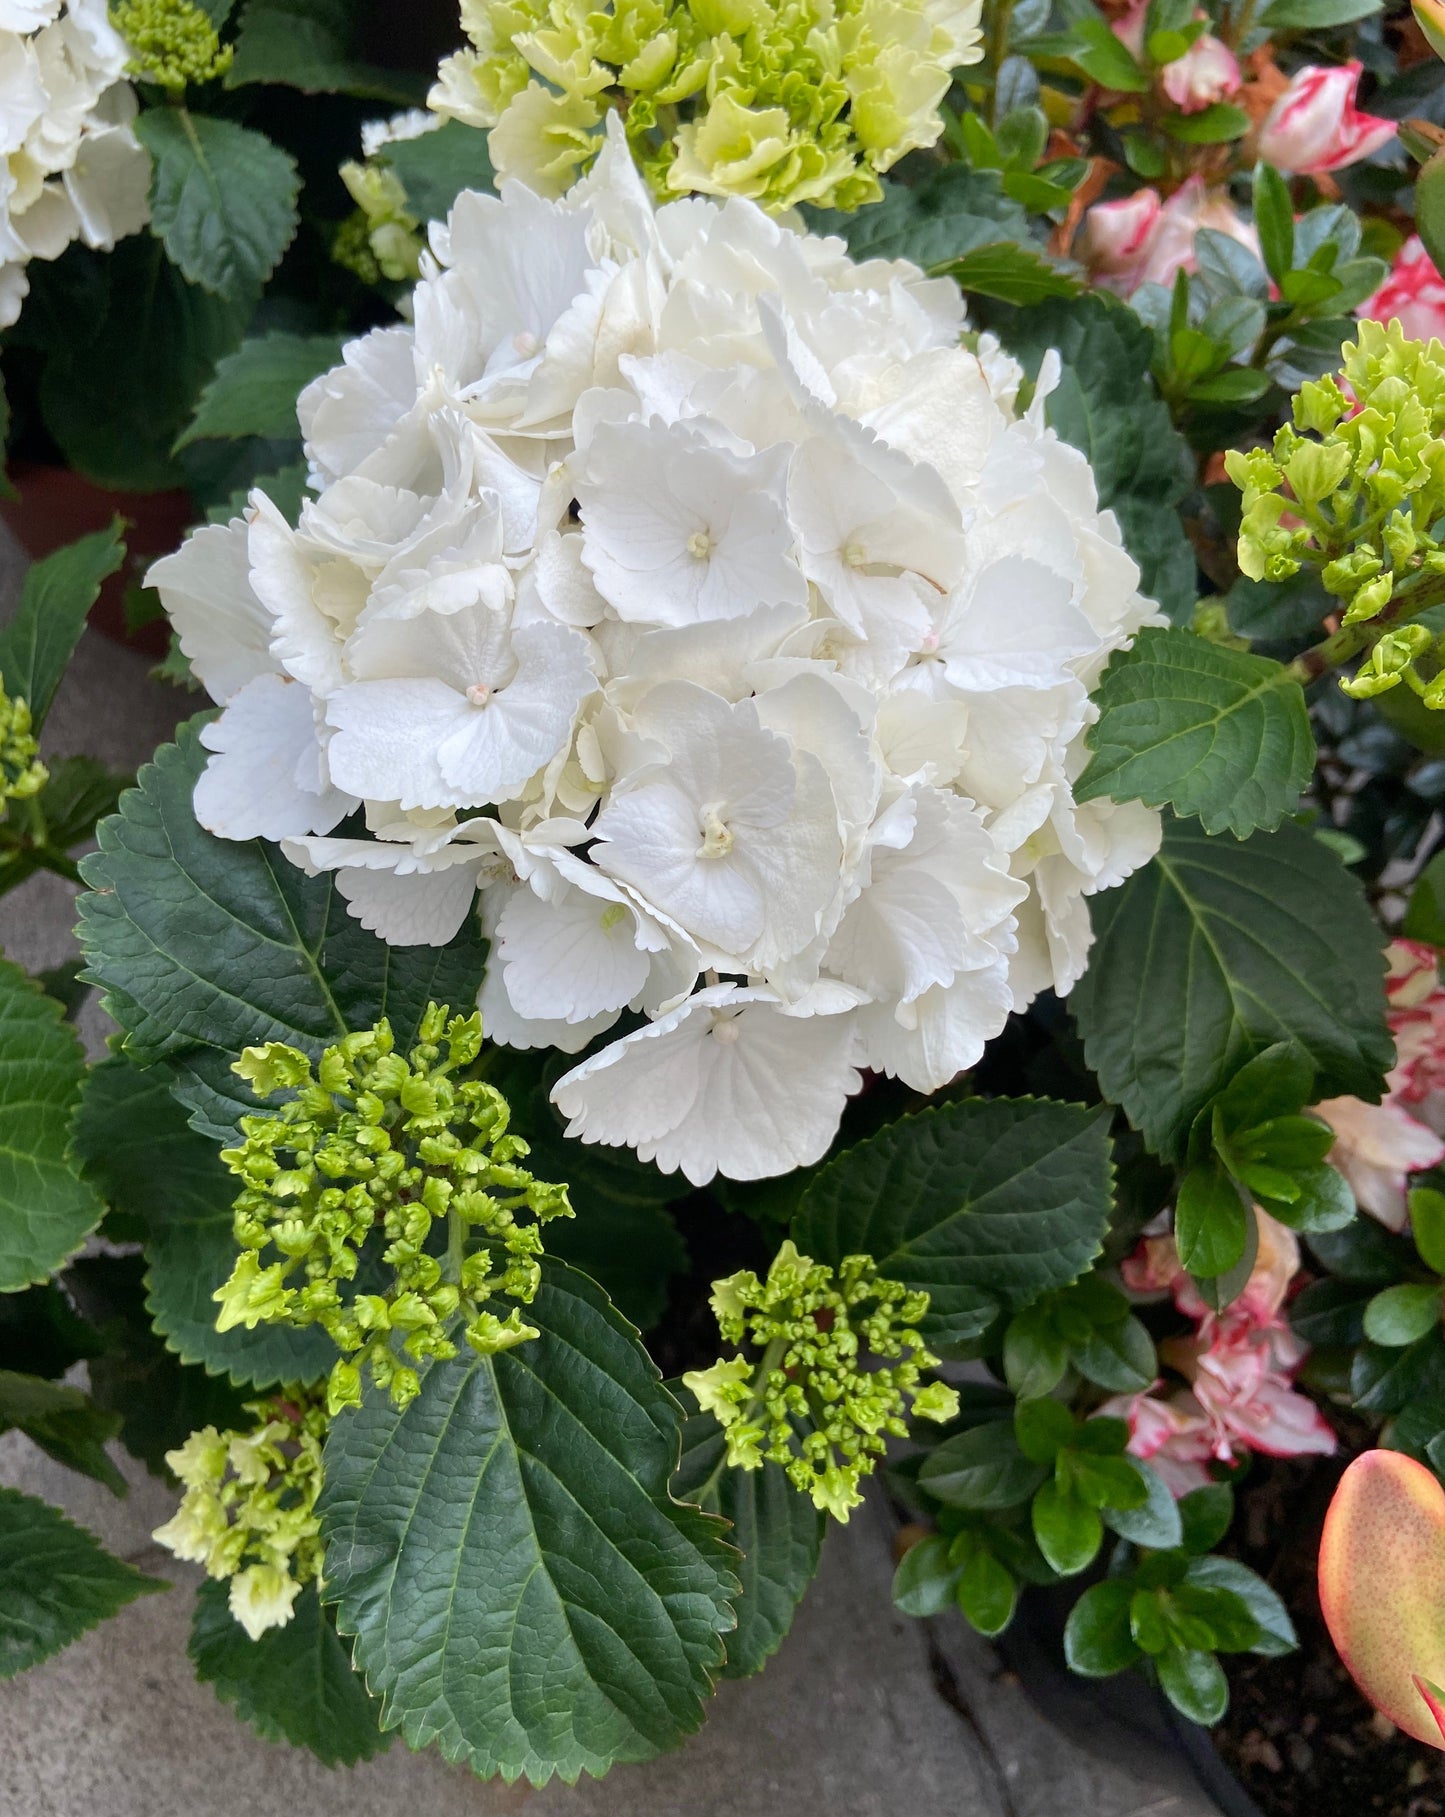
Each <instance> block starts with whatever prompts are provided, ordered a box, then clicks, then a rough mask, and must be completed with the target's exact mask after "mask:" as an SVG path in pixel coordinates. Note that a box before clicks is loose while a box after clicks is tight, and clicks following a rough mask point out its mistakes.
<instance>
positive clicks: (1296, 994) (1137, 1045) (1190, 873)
mask: <svg viewBox="0 0 1445 1817" xmlns="http://www.w3.org/2000/svg"><path fill="white" fill-rule="evenodd" d="M1091 907H1092V910H1093V919H1094V930H1095V935H1096V944H1095V947H1094V951H1093V954H1092V955H1091V958H1090V963H1089V969H1088V971H1087V972H1086V973H1085V974H1084V977H1083V979H1082V980H1081V981H1080V983H1079V984H1078V985H1077V986H1076V988H1075V990H1074V993H1073V996H1072V998H1071V999H1070V1002H1071V1004H1072V1007H1073V1010H1074V1014H1075V1016H1076V1017H1077V1019H1078V1025H1079V1028H1080V1031H1081V1032H1082V1034H1083V1037H1084V1050H1085V1054H1086V1056H1087V1059H1088V1062H1089V1065H1090V1066H1091V1067H1092V1068H1093V1069H1094V1071H1095V1072H1096V1073H1097V1075H1098V1077H1099V1082H1100V1085H1101V1086H1102V1087H1103V1091H1104V1094H1105V1096H1106V1097H1107V1098H1108V1099H1109V1100H1110V1101H1111V1102H1112V1103H1116V1104H1122V1105H1123V1107H1124V1109H1125V1111H1126V1112H1127V1113H1128V1116H1129V1120H1130V1122H1131V1123H1133V1125H1134V1127H1135V1128H1136V1129H1138V1130H1139V1131H1140V1132H1141V1133H1142V1134H1143V1136H1144V1138H1145V1140H1146V1141H1147V1142H1148V1143H1149V1145H1150V1147H1151V1148H1153V1149H1154V1150H1155V1152H1156V1153H1159V1154H1162V1155H1165V1156H1166V1157H1169V1158H1177V1157H1178V1156H1180V1155H1182V1153H1183V1150H1184V1145H1185V1142H1186V1140H1187V1138H1188V1134H1189V1128H1190V1125H1191V1124H1192V1123H1193V1121H1194V1118H1195V1117H1196V1116H1197V1115H1198V1113H1199V1111H1200V1110H1202V1109H1203V1108H1204V1106H1205V1105H1206V1104H1207V1103H1208V1102H1209V1100H1210V1099H1211V1098H1213V1097H1214V1095H1215V1094H1216V1093H1217V1092H1218V1091H1219V1090H1220V1089H1221V1088H1222V1087H1223V1086H1224V1085H1225V1084H1226V1083H1227V1082H1228V1080H1229V1079H1230V1078H1231V1077H1232V1075H1233V1074H1234V1073H1235V1072H1236V1071H1237V1070H1238V1068H1239V1067H1240V1066H1241V1065H1242V1064H1243V1063H1244V1062H1245V1061H1246V1060H1247V1059H1250V1058H1252V1057H1253V1056H1254V1055H1255V1054H1256V1053H1259V1052H1261V1051H1262V1050H1263V1049H1265V1048H1267V1047H1270V1046H1273V1045H1274V1044H1275V1043H1276V1042H1278V1041H1284V1040H1292V1041H1295V1042H1297V1043H1298V1045H1299V1047H1300V1048H1301V1050H1302V1051H1303V1052H1304V1054H1305V1055H1306V1057H1307V1058H1308V1059H1309V1061H1310V1062H1311V1064H1312V1065H1313V1066H1314V1067H1315V1069H1316V1084H1315V1088H1316V1092H1317V1095H1318V1097H1319V1098H1320V1099H1325V1098H1332V1097H1339V1096H1343V1095H1346V1094H1349V1095H1352V1096H1355V1097H1362V1098H1367V1099H1370V1100H1372V1101H1374V1100H1377V1099H1378V1097H1379V1093H1380V1090H1381V1086H1382V1083H1383V1079H1384V1074H1385V1071H1386V1070H1387V1068H1388V1067H1389V1066H1390V1065H1391V1064H1392V1063H1393V1049H1392V1045H1391V1042H1390V1040H1389V1036H1388V1032H1387V1030H1386V1028H1385V1021H1384V996H1383V969H1384V959H1383V953H1382V947H1381V938H1382V937H1381V934H1380V930H1379V928H1378V926H1377V925H1376V923H1375V921H1374V919H1373V917H1372V916H1371V914H1370V911H1369V909H1368V908H1367V907H1366V905H1365V901H1364V897H1363V895H1362V893H1361V891H1360V888H1359V885H1358V884H1357V883H1356V882H1355V880H1354V879H1353V878H1352V877H1351V876H1350V875H1349V873H1348V872H1347V871H1346V870H1345V868H1344V866H1343V865H1342V864H1341V863H1340V861H1339V859H1338V858H1337V857H1336V856H1335V854H1334V853H1333V852H1330V851H1329V850H1327V848H1325V847H1324V846H1322V845H1321V844H1320V843H1319V841H1318V840H1317V839H1314V838H1312V837H1311V836H1310V834H1309V833H1307V832H1306V831H1305V830H1304V829H1303V828H1302V827H1298V826H1295V825H1294V824H1292V823H1291V822H1288V821H1286V822H1285V823H1284V824H1283V825H1282V826H1281V827H1279V829H1278V830H1277V831H1275V832H1273V833H1256V834H1255V835H1254V837H1253V838H1252V839H1249V840H1245V841H1238V840H1235V839H1232V838H1229V837H1228V836H1220V837H1217V838H1210V837H1209V836H1208V835H1207V834H1205V833H1203V832H1202V831H1201V830H1200V829H1199V828H1198V827H1197V826H1194V825H1191V824H1190V823H1189V822H1178V821H1175V822H1166V824H1165V829H1164V843H1163V847H1162V849H1161V851H1160V853H1159V856H1158V857H1157V858H1156V859H1155V860H1154V861H1153V863H1151V864H1149V865H1147V866H1146V867H1145V868H1144V869H1143V870H1141V871H1136V872H1135V874H1134V876H1133V877H1131V878H1130V879H1129V880H1128V881H1127V882H1126V883H1125V884H1123V885H1122V886H1121V887H1120V888H1119V889H1116V890H1109V891H1107V892H1105V893H1104V894H1103V895H1101V896H1096V897H1095V898H1094V899H1093V901H1092V904H1091Z"/></svg>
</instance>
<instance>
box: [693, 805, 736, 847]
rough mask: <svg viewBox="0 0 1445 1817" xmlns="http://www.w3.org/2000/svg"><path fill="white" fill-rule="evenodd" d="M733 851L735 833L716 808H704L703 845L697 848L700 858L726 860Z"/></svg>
mask: <svg viewBox="0 0 1445 1817" xmlns="http://www.w3.org/2000/svg"><path fill="white" fill-rule="evenodd" d="M732 849H733V832H732V828H731V827H730V826H728V825H727V824H726V823H725V822H724V821H723V820H722V818H721V817H720V815H719V814H718V811H717V809H716V808H704V809H703V813H702V844H701V845H700V846H699V847H698V848H697V855H698V857H699V858H726V857H727V855H728V853H729V852H730V851H731V850H732Z"/></svg>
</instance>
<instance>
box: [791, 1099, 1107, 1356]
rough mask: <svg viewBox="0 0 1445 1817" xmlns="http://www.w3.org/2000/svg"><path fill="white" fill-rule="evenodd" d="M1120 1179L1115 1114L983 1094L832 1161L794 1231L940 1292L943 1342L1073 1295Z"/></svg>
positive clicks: (930, 1337)
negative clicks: (1004, 1311) (1064, 1291)
mask: <svg viewBox="0 0 1445 1817" xmlns="http://www.w3.org/2000/svg"><path fill="white" fill-rule="evenodd" d="M1112 1183H1113V1169H1112V1163H1111V1161H1110V1148H1109V1135H1108V1126H1107V1120H1106V1119H1103V1118H1101V1117H1100V1115H1099V1113H1098V1111H1097V1110H1090V1109H1086V1108H1085V1107H1084V1106H1082V1105H1077V1104H1058V1103H1055V1102H1053V1101H1052V1100H1051V1099H1047V1098H1038V1099H1034V1098H1016V1099H1011V1098H994V1099H990V1100H984V1099H980V1098H970V1099H966V1100H964V1101H963V1102H961V1103H956V1104H943V1105H933V1106H930V1107H929V1108H928V1109H926V1110H922V1111H919V1112H918V1113H917V1114H916V1115H914V1116H910V1117H903V1118H900V1119H899V1120H898V1121H897V1122H895V1123H890V1124H889V1125H888V1126H887V1127H886V1128H884V1129H882V1130H880V1131H879V1133H878V1134H877V1135H876V1136H871V1137H870V1138H869V1139H868V1140H867V1141H865V1142H860V1143H859V1144H858V1146H857V1147H856V1148H851V1149H848V1150H847V1151H846V1152H845V1153H844V1154H841V1155H839V1156H838V1157H837V1158H836V1159H835V1160H833V1161H830V1162H829V1163H828V1165H827V1166H826V1167H824V1168H823V1169H822V1170H821V1171H820V1172H819V1173H818V1175H817V1176H816V1178H815V1179H814V1180H813V1181H812V1183H811V1184H810V1185H809V1187H808V1190H807V1191H806V1192H805V1193H804V1195H803V1198H802V1202H801V1203H800V1205H799V1208H798V1214H797V1216H796V1217H795V1219H794V1220H793V1236H794V1239H795V1240H796V1242H797V1244H798V1246H799V1248H801V1249H802V1250H804V1251H805V1252H806V1253H807V1254H809V1255H816V1256H818V1257H819V1258H820V1259H821V1260H824V1261H827V1262H830V1263H832V1264H834V1265H836V1264H837V1263H838V1262H840V1261H841V1260H842V1258H843V1257H844V1256H845V1255H858V1254H862V1253H867V1254H869V1255H871V1256H873V1257H874V1259H875V1260H876V1262H877V1264H878V1270H879V1272H880V1274H883V1275H885V1276H886V1277H888V1278H889V1279H891V1280H899V1281H904V1282H906V1283H907V1285H908V1286H909V1287H912V1288H921V1289H923V1290H925V1291H926V1292H927V1293H928V1294H929V1296H930V1304H929V1309H928V1314H927V1316H926V1317H925V1319H924V1321H923V1326H922V1329H923V1332H924V1335H925V1337H926V1339H927V1341H928V1342H929V1343H930V1344H944V1345H955V1344H961V1343H966V1342H967V1341H969V1340H970V1339H972V1338H975V1337H977V1336H979V1334H980V1333H981V1332H983V1331H984V1330H985V1329H986V1328H987V1327H988V1325H989V1324H990V1323H991V1321H992V1320H993V1318H994V1317H995V1316H996V1314H997V1312H998V1310H999V1308H1000V1306H1007V1307H1010V1308H1012V1309H1014V1310H1019V1309H1021V1308H1022V1307H1024V1306H1026V1305H1028V1304H1029V1303H1030V1302H1031V1301H1033V1300H1036V1299H1037V1298H1038V1297H1039V1296H1040V1294H1044V1293H1048V1292H1049V1291H1051V1290H1052V1289H1054V1288H1057V1287H1066V1286H1067V1285H1068V1284H1069V1282H1070V1281H1072V1280H1075V1279H1076V1278H1077V1277H1078V1276H1079V1275H1080V1274H1082V1273H1083V1272H1084V1270H1085V1269H1086V1268H1087V1267H1088V1266H1089V1264H1090V1262H1091V1261H1092V1260H1093V1259H1094V1257H1095V1256H1096V1255H1098V1253H1099V1251H1100V1247H1101V1245H1102V1242H1103V1236H1104V1231H1105V1229H1106V1228H1107V1226H1108V1220H1109V1208H1110V1202H1111V1191H1112Z"/></svg>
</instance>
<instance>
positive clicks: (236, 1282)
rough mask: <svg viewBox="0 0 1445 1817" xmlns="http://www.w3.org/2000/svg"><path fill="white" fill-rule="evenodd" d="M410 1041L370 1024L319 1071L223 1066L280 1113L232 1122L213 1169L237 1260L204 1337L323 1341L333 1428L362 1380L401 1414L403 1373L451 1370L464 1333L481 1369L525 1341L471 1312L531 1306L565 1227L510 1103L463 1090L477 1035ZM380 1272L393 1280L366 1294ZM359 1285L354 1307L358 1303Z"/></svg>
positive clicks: (442, 1029) (272, 1051) (288, 1051)
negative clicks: (551, 1235)
mask: <svg viewBox="0 0 1445 1817" xmlns="http://www.w3.org/2000/svg"><path fill="white" fill-rule="evenodd" d="M421 1033H422V1035H423V1036H424V1037H425V1038H424V1039H422V1040H421V1041H419V1042H418V1043H417V1045H416V1046H415V1047H414V1048H413V1049H412V1050H411V1052H410V1053H409V1054H401V1053H398V1052H396V1049H395V1042H394V1039H393V1036H392V1031H391V1027H390V1025H389V1023H387V1022H386V1021H385V1019H383V1020H382V1021H380V1022H378V1023H377V1024H376V1025H375V1027H373V1028H371V1029H363V1030H359V1031H356V1032H354V1033H351V1034H348V1035H346V1036H345V1037H344V1038H343V1039H342V1040H340V1041H338V1042H336V1043H335V1044H334V1045H333V1046H332V1047H329V1048H328V1049H327V1050H326V1051H325V1052H324V1053H323V1054H322V1055H321V1057H320V1059H319V1060H318V1061H317V1062H316V1063H315V1064H314V1066H313V1063H312V1061H311V1059H310V1058H309V1056H307V1055H306V1054H304V1053H302V1052H301V1051H300V1049H297V1048H292V1047H287V1046H284V1045H281V1044H279V1043H272V1044H270V1045H269V1046H266V1047H254V1048H248V1049H247V1050H246V1052H245V1053H244V1054H243V1055H242V1056H241V1058H240V1060H238V1061H237V1062H236V1066H235V1070H236V1071H237V1072H238V1073H239V1074H240V1075H241V1076H242V1077H244V1078H247V1079H249V1080H250V1081H251V1083H252V1087H253V1089H254V1090H255V1091H256V1093H257V1094H258V1096H262V1097H274V1096H278V1095H279V1096H281V1097H282V1098H283V1102H282V1103H281V1104H280V1105H279V1106H278V1107H277V1108H275V1109H270V1110H268V1111H266V1112H265V1113H264V1114H262V1115H258V1116H251V1117H244V1118H242V1120H241V1130H242V1136H243V1140H242V1142H241V1143H240V1144H239V1145H238V1146H237V1147H235V1148H230V1149H227V1150H225V1151H224V1153H223V1156H222V1158H223V1160H224V1161H225V1163H226V1165H227V1166H228V1167H229V1168H230V1170H231V1171H232V1173H233V1174H235V1175H236V1176H237V1178H238V1179H239V1180H240V1181H241V1182H242V1191H241V1193H240V1195H239V1196H238V1198H237V1200H236V1205H235V1234H236V1239H237V1242H238V1243H239V1244H240V1246H241V1251H242V1253H241V1255H240V1256H239V1258H238V1259H237V1262H236V1265H235V1268H234V1269H233V1270H232V1273H231V1277H230V1279H229V1280H228V1281H227V1282H226V1285H225V1286H224V1287H223V1288H221V1290H220V1291H219V1292H218V1293H217V1294H216V1295H215V1298H216V1300H217V1302H218V1303H219V1305H220V1307H221V1312H220V1315H219V1317H218V1321H217V1322H218V1325H219V1327H220V1328H221V1329H223V1330H225V1329H229V1328H230V1327H231V1326H233V1325H236V1324H245V1325H247V1326H248V1327H249V1326H254V1325H255V1324H257V1323H260V1322H263V1321H264V1322H273V1323H284V1324H290V1325H295V1326H298V1327H306V1326H309V1325H319V1326H320V1327H321V1328H322V1329H323V1330H324V1331H325V1332H326V1333H327V1335H328V1336H329V1337H330V1338H331V1339H332V1341H333V1342H334V1343H335V1344H336V1346H337V1348H338V1349H339V1350H341V1351H342V1352H343V1353H344V1360H343V1362H342V1363H340V1364H338V1366H337V1367H336V1369H335V1370H334V1371H333V1373H332V1377H331V1384H330V1389H329V1404H330V1406H331V1408H332V1410H333V1411H339V1410H340V1409H341V1408H342V1407H346V1406H354V1405H356V1404H357V1402H358V1400H359V1399H360V1396H361V1393H362V1386H363V1381H364V1377H365V1375H366V1374H367V1373H368V1372H369V1374H370V1376H371V1379H372V1381H373V1382H375V1383H376V1384H377V1385H378V1386H379V1387H381V1388H386V1389H389V1390H390V1392H391V1396H392V1399H393V1401H394V1402H395V1403H396V1404H397V1405H398V1406H401V1405H403V1404H404V1403H405V1402H406V1401H407V1400H408V1399H410V1398H412V1397H413V1396H414V1395H415V1394H416V1392H417V1389H418V1384H419V1376H418V1373H417V1371H416V1370H415V1369H413V1368H412V1367H411V1366H410V1364H411V1363H417V1364H429V1363H431V1362H433V1361H435V1360H438V1359H446V1358H449V1357H452V1356H455V1355H456V1353H457V1350H456V1344H455V1342H453V1338H454V1337H455V1336H456V1335H457V1334H458V1333H459V1332H460V1331H461V1330H462V1329H465V1330H466V1334H467V1337H468V1340H469V1341H470V1342H471V1343H472V1344H473V1346H474V1347H475V1348H477V1349H480V1350H482V1351H483V1352H484V1353H485V1354H488V1355H490V1354H492V1353H493V1352H495V1351H497V1350H502V1349H506V1348H509V1347H511V1346H512V1345H514V1344H520V1343H525V1342H527V1341H528V1340H529V1339H531V1338H533V1337H535V1336H536V1335H537V1331H536V1328H535V1327H534V1326H531V1325H527V1324H524V1323H523V1322H522V1319H521V1317H520V1314H519V1313H518V1311H517V1309H516V1306H515V1305H513V1306H512V1308H511V1309H510V1310H509V1311H508V1312H507V1314H506V1316H505V1317H499V1316H497V1315H496V1314H494V1313H493V1312H491V1311H489V1310H488V1309H487V1308H486V1306H485V1304H484V1302H486V1301H487V1300H488V1299H490V1298H492V1297H493V1296H497V1295H501V1296H505V1298H507V1299H510V1300H512V1301H514V1302H521V1303H523V1304H525V1303H528V1302H530V1301H531V1300H532V1299H533V1298H534V1297H535V1295H536V1292H537V1289H538V1287H539V1286H540V1283H541V1269H540V1266H539V1262H538V1258H539V1257H540V1256H541V1254H542V1237H541V1232H540V1229H539V1225H540V1223H541V1221H542V1220H543V1219H545V1218H552V1217H570V1216H571V1215H572V1207H571V1204H570V1201H569V1199H568V1196H567V1191H566V1188H565V1187H561V1186H555V1185H552V1184H550V1183H549V1182H546V1181H541V1180H537V1179H536V1178H534V1176H533V1175H532V1174H531V1173H530V1172H529V1171H528V1170H527V1168H526V1167H525V1166H524V1165H523V1161H524V1159H525V1157H526V1154H527V1144H526V1142H525V1141H523V1140H522V1138H521V1137H520V1136H518V1135H515V1134H509V1133H508V1123H509V1121H510V1117H511V1112H510V1109H509V1107H508V1105H507V1102H506V1100H505V1098H503V1097H502V1095H501V1093H500V1092H499V1091H498V1090H497V1089H496V1087H495V1086H493V1085H490V1084H488V1083H486V1081H484V1080H481V1079H478V1078H475V1077H473V1076H471V1075H470V1072H469V1069H470V1068H472V1067H473V1065H474V1063H475V1062H476V1060H477V1059H478V1057H479V1055H480V1052H481V1045H482V1030H481V1018H480V1017H479V1016H477V1015H472V1016H469V1017H454V1018H451V1020H450V1021H448V1012H447V1011H446V1009H445V1008H444V1007H442V1006H439V1005H435V1004H434V1005H431V1006H430V1007H429V1009H428V1011H427V1014H426V1016H425V1018H424V1019H423V1023H422V1029H421ZM438 1219H446V1220H447V1222H448V1225H449V1229H448V1232H447V1236H448V1241H447V1242H446V1243H445V1244H438V1243H436V1242H435V1241H433V1230H434V1225H435V1222H436V1220H438ZM268 1251H271V1252H274V1254H275V1255H276V1256H278V1257H279V1260H270V1259H269V1256H267V1252H268ZM366 1251H370V1255H371V1258H372V1260H371V1264H370V1265H369V1266H368V1268H367V1270H366V1272H365V1273H364V1274H363V1272H362V1267H361V1264H362V1257H363V1252H366ZM263 1257H266V1258H267V1259H266V1260H265V1261H264V1262H263ZM383 1269H389V1270H390V1271H391V1276H390V1280H389V1281H386V1280H378V1278H377V1277H378V1276H379V1275H380V1274H381V1271H382V1270H383ZM358 1277H360V1278H362V1279H365V1280H366V1281H367V1283H368V1286H367V1291H365V1292H361V1293H358V1292H356V1291H355V1283H356V1281H357V1279H358ZM403 1358H406V1359H409V1361H404V1360H403Z"/></svg>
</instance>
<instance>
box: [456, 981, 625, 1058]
mask: <svg viewBox="0 0 1445 1817" xmlns="http://www.w3.org/2000/svg"><path fill="white" fill-rule="evenodd" d="M477 1007H478V1008H479V1009H480V1010H481V1012H482V1027H483V1028H484V1029H485V1030H486V1033H487V1039H488V1040H490V1041H498V1042H500V1043H501V1045H502V1046H503V1047H519V1048H537V1047H555V1048H556V1049H557V1051H558V1052H559V1053H563V1054H580V1053H581V1051H582V1049H583V1048H584V1047H586V1046H587V1045H588V1043H589V1042H592V1041H595V1040H596V1039H597V1037H598V1036H599V1035H605V1034H606V1033H607V1030H608V1029H609V1028H611V1027H612V1025H613V1023H614V1022H616V1020H617V1014H618V1012H617V1011H616V1010H609V1011H607V1012H606V1013H605V1014H603V1015H600V1016H593V1017H592V1018H591V1019H590V1020H589V1021H586V1022H567V1021H565V1020H564V1019H563V1018H562V1017H560V1016H559V1017H557V1018H556V1019H555V1020H551V1021H540V1022H534V1021H530V1020H529V1019H528V1018H527V1017H526V1016H519V1015H518V1014H517V1012H516V1010H514V1009H513V1008H512V1005H511V1001H510V999H509V998H508V996H507V988H506V984H505V982H504V981H503V977H502V968H501V966H500V965H498V964H496V963H495V962H492V963H489V964H488V966H487V969H486V973H485V974H484V976H483V978H482V988H481V991H480V992H479V993H478V996H477Z"/></svg>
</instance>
